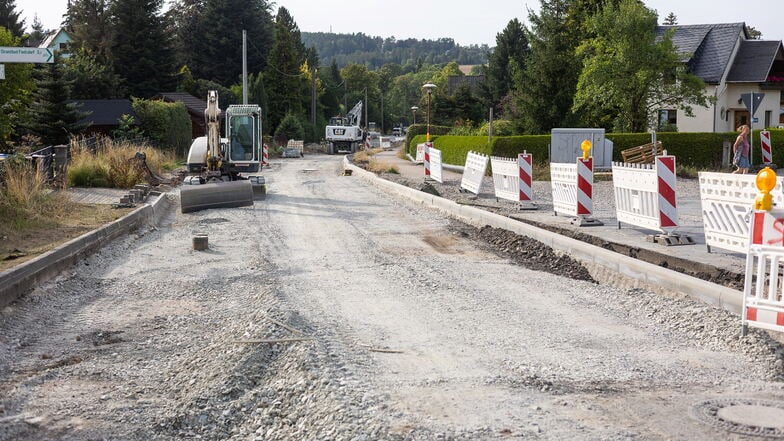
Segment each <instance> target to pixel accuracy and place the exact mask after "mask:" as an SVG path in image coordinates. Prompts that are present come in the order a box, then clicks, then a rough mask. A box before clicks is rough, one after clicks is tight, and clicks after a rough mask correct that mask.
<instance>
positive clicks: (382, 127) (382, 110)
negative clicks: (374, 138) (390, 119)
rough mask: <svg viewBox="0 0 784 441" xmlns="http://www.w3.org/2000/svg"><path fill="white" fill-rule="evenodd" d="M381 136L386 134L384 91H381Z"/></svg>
mask: <svg viewBox="0 0 784 441" xmlns="http://www.w3.org/2000/svg"><path fill="white" fill-rule="evenodd" d="M381 134H382V135H383V134H384V91H383V90H382V91H381Z"/></svg>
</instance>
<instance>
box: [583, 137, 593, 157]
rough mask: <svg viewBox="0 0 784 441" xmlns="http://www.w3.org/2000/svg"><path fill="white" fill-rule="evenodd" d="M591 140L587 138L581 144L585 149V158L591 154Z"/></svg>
mask: <svg viewBox="0 0 784 441" xmlns="http://www.w3.org/2000/svg"><path fill="white" fill-rule="evenodd" d="M592 146H593V145H592V144H591V141H589V140H587V139H586V140H585V141H583V143H582V144H580V148H581V149H583V159H588V158H589V157H590V156H591V147H592Z"/></svg>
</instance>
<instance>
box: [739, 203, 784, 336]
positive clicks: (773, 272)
mask: <svg viewBox="0 0 784 441" xmlns="http://www.w3.org/2000/svg"><path fill="white" fill-rule="evenodd" d="M782 227H784V210H781V209H776V210H772V211H769V212H768V211H754V212H753V213H752V216H751V234H750V235H749V237H750V244H749V249H748V254H747V256H746V281H745V284H744V287H743V314H742V315H741V320H742V324H743V333H744V334H745V333H746V329H747V327H748V326H753V327H755V328H762V329H768V330H771V331H778V332H784V298H783V297H782V296H783V294H784V280H783V279H782V277H784V265H782V264H784V228H782Z"/></svg>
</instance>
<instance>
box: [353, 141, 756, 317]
mask: <svg viewBox="0 0 784 441" xmlns="http://www.w3.org/2000/svg"><path fill="white" fill-rule="evenodd" d="M343 162H344V167H345V168H347V169H350V170H353V171H354V173H355V174H356V175H357V176H359V177H361V178H362V179H365V180H366V181H368V182H370V183H371V184H373V185H375V186H377V187H379V188H381V189H382V190H384V191H386V192H388V193H393V194H397V195H399V196H402V197H406V198H408V199H411V200H413V201H415V202H418V203H420V204H422V205H424V206H428V207H432V208H435V209H437V210H439V211H441V212H443V213H445V214H447V215H451V216H453V217H455V218H458V219H460V220H463V221H464V222H467V223H469V224H471V225H473V226H476V227H483V226H485V225H490V226H491V227H495V228H503V229H505V230H509V231H512V232H515V233H517V234H520V235H524V236H527V237H530V238H533V239H536V240H538V241H540V242H542V243H544V244H545V245H548V246H550V247H552V248H553V249H556V250H559V251H562V252H566V253H569V254H570V255H572V256H573V257H575V258H576V259H579V260H580V261H582V262H585V263H588V264H593V265H598V266H600V267H603V268H606V269H608V270H610V271H613V272H616V273H619V274H622V275H624V276H626V277H629V278H631V279H634V280H637V281H639V282H641V283H643V284H644V285H645V286H646V288H648V289H650V290H652V291H654V292H656V291H660V290H662V289H663V290H666V291H673V292H679V293H683V294H686V295H688V296H690V297H692V298H695V299H697V300H700V301H702V302H705V303H708V304H712V305H716V306H719V307H722V308H724V309H726V310H728V311H730V312H733V313H735V314H740V313H741V310H742V308H743V293H742V292H740V291H737V290H734V289H732V288H727V287H725V286H721V285H717V284H715V283H711V282H707V281H705V280H701V279H698V278H695V277H691V276H687V275H685V274H682V273H679V272H677V271H673V270H670V269H667V268H663V267H660V266H658V265H654V264H651V263H648V262H644V261H641V260H638V259H635V258H633V257H629V256H624V255H622V254H619V253H616V252H614V251H610V250H606V249H604V248H600V247H597V246H595V245H591V244H588V243H585V242H581V241H579V240H576V239H572V238H570V237H566V236H561V235H559V234H557V233H553V232H551V231H547V230H544V229H541V228H538V227H535V226H533V225H530V224H526V223H524V222H520V221H516V220H514V219H511V218H508V217H505V216H501V215H498V214H495V213H491V212H489V211H484V210H481V209H479V208H475V207H471V206H468V205H460V204H458V203H457V202H454V201H451V200H449V199H445V198H442V197H438V196H433V195H430V194H427V193H424V192H421V191H418V190H415V189H412V188H409V187H406V186H404V185H400V184H397V183H395V182H391V181H387V180H385V179H382V178H379V177H378V176H376V175H375V174H374V173H371V172H368V171H366V170H364V169H361V168H359V167H357V166H355V165H353V164H350V163H349V162H348V157H346V158H344V159H343Z"/></svg>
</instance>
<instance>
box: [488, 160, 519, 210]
mask: <svg viewBox="0 0 784 441" xmlns="http://www.w3.org/2000/svg"><path fill="white" fill-rule="evenodd" d="M490 168H492V169H493V187H494V188H495V197H497V198H499V199H506V200H509V201H514V202H519V201H520V176H519V175H520V171H519V169H518V167H517V161H516V160H515V159H512V158H499V157H496V156H491V157H490Z"/></svg>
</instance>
